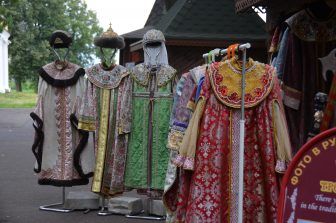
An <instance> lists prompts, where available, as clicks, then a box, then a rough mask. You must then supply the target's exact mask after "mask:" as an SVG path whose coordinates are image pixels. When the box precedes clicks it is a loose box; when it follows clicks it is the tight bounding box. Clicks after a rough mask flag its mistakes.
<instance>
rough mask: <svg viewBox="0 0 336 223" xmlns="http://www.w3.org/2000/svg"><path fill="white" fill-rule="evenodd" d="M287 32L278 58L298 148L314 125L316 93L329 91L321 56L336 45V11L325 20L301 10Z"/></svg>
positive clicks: (288, 112) (290, 129) (287, 113)
mask: <svg viewBox="0 0 336 223" xmlns="http://www.w3.org/2000/svg"><path fill="white" fill-rule="evenodd" d="M286 24H287V25H288V29H289V30H288V33H287V34H286V35H284V36H283V38H286V39H285V40H284V41H282V42H281V46H280V50H279V54H280V52H281V55H280V56H281V57H279V58H280V59H279V60H278V62H277V63H278V65H276V66H277V67H278V69H279V72H280V75H281V73H282V81H283V91H284V105H285V112H286V118H287V120H288V127H289V133H290V137H291V142H292V145H293V148H294V150H295V151H297V150H298V149H299V148H300V147H301V146H302V145H303V144H304V143H305V142H306V139H307V136H308V132H309V130H310V129H312V125H313V123H312V122H311V118H312V117H313V115H314V96H315V94H316V93H317V92H328V89H329V88H330V86H328V85H329V84H328V82H331V80H329V81H328V82H324V80H323V78H322V72H321V70H322V69H321V65H320V62H319V61H318V58H319V57H324V56H326V55H327V54H328V53H329V52H330V51H331V50H332V49H334V48H335V46H336V28H335V27H336V14H335V13H334V14H333V15H331V17H330V18H328V19H326V20H324V21H323V20H321V19H317V18H315V17H314V16H313V15H312V13H310V12H309V11H308V10H302V11H300V12H298V13H296V14H294V15H293V16H292V17H290V18H289V19H287V20H286Z"/></svg>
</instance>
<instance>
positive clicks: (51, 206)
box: [39, 187, 74, 213]
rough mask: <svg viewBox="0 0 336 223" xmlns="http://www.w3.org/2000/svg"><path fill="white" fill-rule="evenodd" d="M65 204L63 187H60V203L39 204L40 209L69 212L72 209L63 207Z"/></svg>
mask: <svg viewBox="0 0 336 223" xmlns="http://www.w3.org/2000/svg"><path fill="white" fill-rule="evenodd" d="M64 204H65V187H63V188H62V203H56V204H48V205H42V206H40V208H39V209H40V210H41V211H53V212H61V213H69V212H72V211H74V210H73V209H66V208H65V207H64Z"/></svg>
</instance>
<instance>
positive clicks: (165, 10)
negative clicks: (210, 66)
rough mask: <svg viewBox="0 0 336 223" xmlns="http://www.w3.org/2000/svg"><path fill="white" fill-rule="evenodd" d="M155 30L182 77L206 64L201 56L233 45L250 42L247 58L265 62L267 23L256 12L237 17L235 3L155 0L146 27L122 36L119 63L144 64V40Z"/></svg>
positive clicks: (208, 0)
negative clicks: (123, 45)
mask: <svg viewBox="0 0 336 223" xmlns="http://www.w3.org/2000/svg"><path fill="white" fill-rule="evenodd" d="M152 28H155V29H159V30H161V31H162V32H163V33H164V35H165V38H166V47H167V51H168V55H169V63H170V65H171V66H173V67H175V68H176V69H177V70H178V73H179V74H182V73H184V72H186V71H188V70H189V69H191V68H193V67H195V66H197V65H201V64H202V63H204V60H203V58H202V54H204V53H207V52H209V51H210V50H212V49H214V48H226V47H228V46H229V45H230V44H233V43H245V42H250V43H251V44H252V48H253V49H251V50H249V51H248V56H251V57H252V58H254V59H256V60H259V61H262V62H266V58H267V49H266V45H267V44H266V38H267V33H266V31H265V23H264V22H263V21H262V19H261V18H260V17H259V16H258V15H257V14H256V13H254V12H252V13H248V14H246V13H243V14H236V11H235V2H234V1H233V0H220V1H219V0H207V1H204V0H156V2H155V3H154V6H153V8H152V11H151V13H150V15H149V17H148V20H147V22H146V24H145V27H144V28H142V29H139V30H135V31H133V32H130V33H126V34H124V35H123V36H124V38H125V43H126V47H125V48H124V49H123V50H121V52H120V64H124V65H125V64H126V63H127V62H135V63H139V62H142V61H143V51H142V42H141V39H142V37H143V35H144V34H145V33H146V31H148V30H150V29H152Z"/></svg>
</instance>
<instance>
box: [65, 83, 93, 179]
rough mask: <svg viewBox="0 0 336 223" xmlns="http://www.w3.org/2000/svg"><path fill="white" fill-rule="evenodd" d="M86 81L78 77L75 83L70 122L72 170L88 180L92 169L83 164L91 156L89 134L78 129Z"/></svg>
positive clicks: (91, 174)
mask: <svg viewBox="0 0 336 223" xmlns="http://www.w3.org/2000/svg"><path fill="white" fill-rule="evenodd" d="M86 82H87V79H85V78H83V77H80V78H79V80H78V83H77V86H78V87H77V88H76V91H77V92H76V95H78V96H77V98H76V102H75V103H74V107H73V108H72V112H71V115H70V121H71V124H72V125H73V127H74V128H75V129H76V137H77V140H76V143H77V144H76V149H75V150H74V156H73V157H74V160H73V162H74V168H75V169H76V171H77V172H78V174H79V176H81V177H83V178H89V177H92V176H93V172H92V168H87V167H88V166H89V165H88V164H87V163H85V162H86V161H87V160H89V159H90V158H87V157H89V156H90V155H91V153H90V151H88V147H87V144H88V140H89V132H88V131H87V130H85V129H79V128H78V124H79V120H78V117H79V113H80V110H81V109H82V107H83V106H82V105H83V99H84V97H80V95H84V94H85V90H86V84H87V83H86Z"/></svg>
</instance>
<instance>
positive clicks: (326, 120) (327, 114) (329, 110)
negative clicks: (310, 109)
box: [320, 61, 336, 132]
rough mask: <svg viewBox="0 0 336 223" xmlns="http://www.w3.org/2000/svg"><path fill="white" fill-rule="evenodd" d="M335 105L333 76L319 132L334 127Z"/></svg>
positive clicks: (335, 82) (334, 79) (335, 87)
mask: <svg viewBox="0 0 336 223" xmlns="http://www.w3.org/2000/svg"><path fill="white" fill-rule="evenodd" d="M335 62H336V61H335ZM335 105H336V75H335V74H334V77H333V80H332V83H331V88H330V91H329V95H328V102H327V106H326V108H325V110H324V113H323V118H322V123H321V127H320V130H321V132H323V131H326V130H328V129H330V128H332V127H334V126H336V115H335V110H336V107H335Z"/></svg>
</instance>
